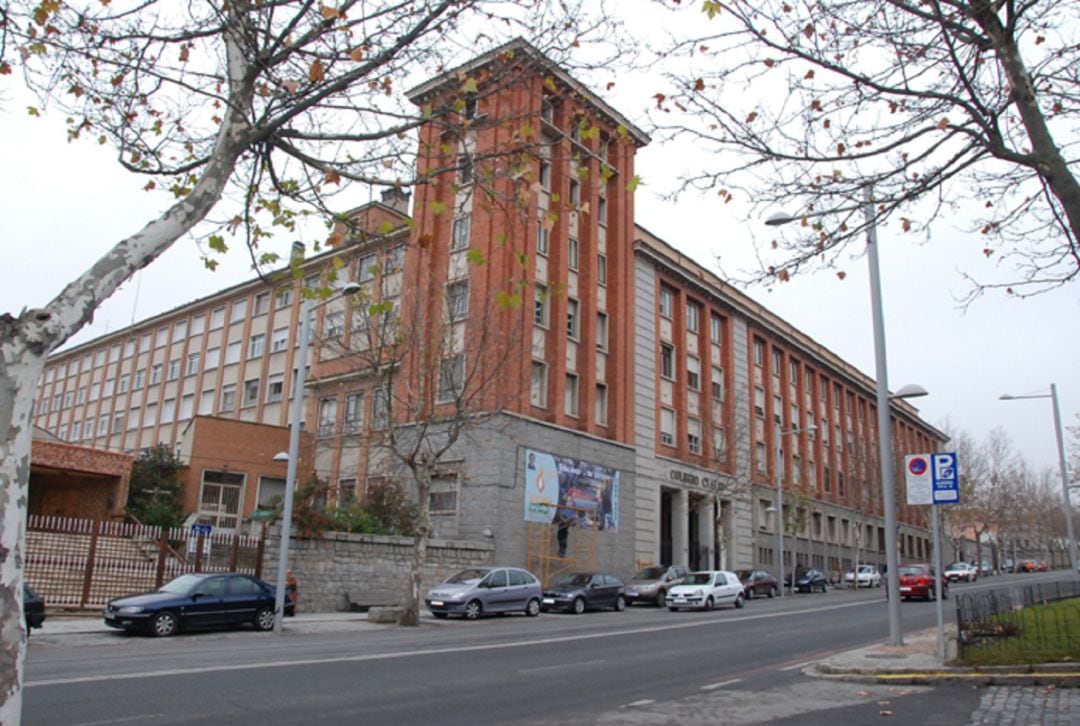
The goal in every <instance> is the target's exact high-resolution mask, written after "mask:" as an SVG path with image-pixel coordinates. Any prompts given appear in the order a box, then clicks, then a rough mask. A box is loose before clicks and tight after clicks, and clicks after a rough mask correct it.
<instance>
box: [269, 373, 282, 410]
mask: <svg viewBox="0 0 1080 726" xmlns="http://www.w3.org/2000/svg"><path fill="white" fill-rule="evenodd" d="M284 395H285V374H284V373H271V374H270V377H269V378H268V379H267V381H266V402H267V403H277V402H278V401H280V400H281V399H282V398H283V397H284Z"/></svg>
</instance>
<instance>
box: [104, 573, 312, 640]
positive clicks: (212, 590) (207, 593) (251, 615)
mask: <svg viewBox="0 0 1080 726" xmlns="http://www.w3.org/2000/svg"><path fill="white" fill-rule="evenodd" d="M274 593H275V590H274V588H273V587H271V586H270V585H268V584H266V583H265V582H263V581H262V580H260V579H258V578H256V577H251V576H250V575H238V574H233V573H199V574H187V575H181V576H180V577H177V578H176V579H175V580H172V581H171V582H168V583H166V584H165V585H163V586H162V587H161V589H160V590H158V591H156V592H147V593H143V594H141V595H131V596H129V597H122V598H119V599H117V600H113V601H111V602H109V603H108V604H107V605H106V606H105V624H106V625H108V626H110V627H113V628H122V629H124V630H129V631H138V632H144V633H150V634H151V635H156V636H159V637H163V636H167V635H173V634H174V633H177V632H178V631H180V630H195V629H201V628H210V627H217V626H227V625H243V624H248V623H250V624H251V625H254V626H255V628H256V629H258V630H273V628H274ZM291 608H292V606H291V605H288V604H287V605H286V606H285V614H286V615H288V614H289V611H290V610H291Z"/></svg>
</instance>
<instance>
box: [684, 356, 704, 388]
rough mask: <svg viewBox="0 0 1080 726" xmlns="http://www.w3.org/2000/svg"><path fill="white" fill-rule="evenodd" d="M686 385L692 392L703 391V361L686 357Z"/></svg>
mask: <svg viewBox="0 0 1080 726" xmlns="http://www.w3.org/2000/svg"><path fill="white" fill-rule="evenodd" d="M686 385H687V386H688V387H689V388H690V390H692V391H700V390H701V361H700V360H699V359H698V358H696V357H694V356H692V355H690V356H687V357H686Z"/></svg>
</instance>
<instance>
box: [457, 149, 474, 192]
mask: <svg viewBox="0 0 1080 726" xmlns="http://www.w3.org/2000/svg"><path fill="white" fill-rule="evenodd" d="M475 175H476V169H475V168H474V167H473V158H472V154H470V153H469V151H468V149H466V148H464V147H462V148H461V149H460V150H459V151H458V174H457V181H458V184H460V185H462V186H464V185H466V184H472V183H473V179H474V177H475Z"/></svg>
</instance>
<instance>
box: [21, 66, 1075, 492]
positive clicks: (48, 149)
mask: <svg viewBox="0 0 1080 726" xmlns="http://www.w3.org/2000/svg"><path fill="white" fill-rule="evenodd" d="M626 88H629V89H631V90H625V89H626ZM633 89H634V86H633V84H632V83H631V82H629V81H624V90H623V93H622V95H620V96H619V97H617V98H611V100H612V102H613V103H614V104H615V105H616V107H617V108H618V110H620V111H621V112H623V113H624V114H625V115H627V116H628V117H629V118H631V119H632V120H641V119H642V115H641V113H640V109H643V108H646V107H647V105H648V96H649V95H651V91H650V90H649V89H648V88H646V87H645V86H644V85H639V86H638V87H637V89H636V93H635V90H633ZM0 128H2V129H3V130H4V133H2V134H0V159H3V169H4V173H3V174H2V175H0V240H3V242H2V244H3V249H4V251H5V256H6V260H5V264H4V269H5V272H6V274H5V280H6V284H5V285H3V286H2V287H0V312H11V313H14V314H17V313H18V312H19V311H20V310H21V309H22V308H23V307H35V306H42V305H44V304H46V303H47V302H48V301H49V300H50V299H51V298H52V297H53V296H54V295H55V294H56V293H58V292H59V291H60V289H61V288H62V286H63V285H64V284H65V283H66V282H68V281H70V280H71V279H72V278H73V277H74V276H75V275H76V274H78V273H80V272H81V271H82V270H84V269H86V268H87V267H88V266H89V265H90V264H92V263H93V261H94V260H96V259H97V258H98V257H99V256H100V255H102V254H103V253H104V252H105V251H106V250H107V249H108V248H109V247H110V246H111V245H112V244H114V243H115V242H116V241H117V240H118V239H120V238H121V237H123V236H126V235H129V234H132V233H134V232H136V231H138V230H139V229H140V228H141V227H142V226H143V225H144V224H145V223H146V222H147V221H148V220H149V219H151V218H152V217H153V216H154V215H156V214H157V213H158V212H159V211H160V208H161V207H162V205H164V204H165V203H166V202H167V200H166V199H164V198H163V197H161V196H156V195H153V194H148V193H146V192H143V191H141V186H142V185H143V184H144V183H145V179H133V178H131V177H130V176H128V175H126V174H125V173H124V172H122V171H121V170H120V169H119V167H118V166H117V165H116V163H115V159H114V157H113V155H112V153H111V152H110V151H109V148H108V147H98V146H97V145H96V144H94V143H92V142H89V141H81V142H78V143H75V144H69V143H67V142H66V140H65V131H64V128H63V125H62V123H61V122H60V119H59V118H56V119H53V118H49V117H46V118H43V119H31V118H29V117H28V116H27V114H26V112H25V104H22V103H18V102H14V103H13V102H12V99H11V97H10V96H8V97H7V98H6V99H4V100H3V101H0ZM693 156H694V155H693V152H692V150H687V149H679V148H677V147H673V146H672V145H666V144H657V143H654V144H653V145H651V146H650V147H647V148H646V149H644V150H642V151H641V152H639V155H638V161H637V172H638V174H640V175H641V176H642V177H643V179H644V186H642V187H641V188H640V189H639V190H638V192H637V199H636V204H637V220H636V221H637V222H638V223H639V224H641V225H643V226H645V227H646V228H648V229H649V230H650V231H651V232H653V233H655V234H657V235H659V236H660V237H661V238H663V239H665V240H666V241H668V242H669V243H671V244H673V245H674V246H675V247H677V248H679V249H681V250H682V251H684V252H685V253H686V254H688V255H690V256H692V257H694V258H695V259H696V260H697V261H698V262H700V263H701V264H703V265H705V266H706V267H709V268H710V269H714V270H715V269H716V265H715V258H716V256H717V255H719V256H720V258H721V260H722V263H723V268H724V270H734V269H737V268H739V267H742V266H745V265H746V264H748V263H749V262H750V261H751V260H752V259H753V247H752V244H753V243H752V237H751V234H750V232H751V231H752V230H754V229H760V230H761V232H760V234H761V236H762V237H764V238H768V237H769V236H770V235H771V234H772V232H771V231H765V228H764V227H763V226H761V224H760V220H749V221H746V220H743V219H742V218H741V216H740V212H739V207H737V206H730V205H723V204H720V203H719V202H718V201H715V200H713V199H703V198H701V197H682V198H681V199H680V200H679V202H678V203H677V204H672V203H670V202H664V201H662V200H660V199H659V198H658V196H659V195H660V194H661V193H664V192H668V191H671V189H672V188H673V185H674V178H675V175H677V174H678V172H679V171H680V170H681V169H682V168H683V167H684V165H685V164H686V163H687V162H688V161H690V160H693ZM797 206H798V205H797V201H793V203H792V205H791V208H790V210H786V211H792V212H794V211H796V210H797ZM963 226H964V225H963V220H957V223H956V224H955V225H950V224H949V223H948V221H944V222H941V223H939V224H938V226H937V227H936V228H935V229H934V233H933V241H932V242H931V244H929V245H919V244H914V243H913V242H912V241H911V240H910V239H909V238H906V237H904V236H903V235H901V234H898V233H897V232H895V231H894V230H891V229H888V228H885V229H882V230H880V232H879V242H880V256H881V269H882V280H883V290H884V300H885V321H886V330H887V340H888V354H889V355H888V358H889V382H890V388H892V389H893V390H896V389H898V388H900V387H901V386H902V385H903V384H905V383H919V384H921V385H923V386H924V387H925V388H927V389H928V390H929V391H930V396H929V397H926V398H921V399H916V400H914V401H912V403H914V404H915V405H916V406H918V407H919V409H920V412H921V415H922V416H923V418H924V419H926V420H927V421H928V422H930V423H931V424H934V425H936V426H938V427H944V426H945V425H946V422H947V421H948V422H951V425H952V426H954V427H957V428H960V429H964V430H966V431H968V432H970V433H971V434H972V435H974V436H975V437H976V438H979V439H981V438H983V437H985V435H986V433H987V432H988V431H990V430H991V429H993V428H995V427H1000V428H1002V429H1004V430H1005V431H1006V432H1007V433H1008V434H1009V436H1010V437H1011V438H1012V439H1013V441H1014V443H1015V444H1016V447H1017V449H1018V450H1019V452H1020V453H1021V454H1022V455H1023V456H1025V457H1026V458H1027V459H1028V460H1029V461H1030V462H1031V463H1032V464H1033V465H1034V466H1035V467H1036V468H1037V469H1040V470H1041V469H1044V468H1052V469H1053V470H1054V472H1055V474H1056V472H1057V449H1056V443H1055V439H1054V430H1053V416H1052V410H1051V404H1050V401H1049V400H1048V399H1045V400H1030V401H1013V402H1004V401H999V400H998V397H999V395H1000V394H1002V393H1006V392H1008V393H1012V394H1016V395H1019V394H1038V393H1048V392H1049V384H1050V383H1051V382H1056V383H1057V384H1058V390H1059V395H1060V399H1061V408H1062V418H1063V423H1064V424H1065V425H1073V424H1075V423H1076V422H1077V419H1076V414H1077V411H1080V381H1078V380H1075V377H1074V375H1075V372H1076V371H1077V369H1078V364H1080V314H1078V313H1080V309H1078V308H1080V296H1078V295H1077V289H1076V285H1071V286H1068V287H1065V288H1062V289H1059V290H1057V291H1055V292H1052V293H1049V294H1046V295H1043V296H1040V297H1036V298H1033V299H1029V300H1015V299H1009V298H1007V297H1006V296H1005V295H1004V294H1002V293H992V294H990V295H988V296H986V297H984V298H982V299H980V300H978V301H977V302H976V303H974V305H972V306H971V307H969V308H968V309H967V310H966V311H964V310H961V309H960V308H959V307H958V306H957V304H956V302H955V298H957V297H958V296H959V295H961V294H962V293H963V292H965V291H966V287H965V286H966V285H967V283H966V282H965V281H964V280H963V279H962V278H961V276H960V273H959V270H960V269H964V270H966V271H968V272H973V273H982V272H987V273H988V272H990V271H991V270H990V268H989V267H988V268H987V269H986V270H981V269H979V266H980V265H990V264H991V263H990V262H989V261H986V260H985V259H984V258H982V255H981V254H980V253H979V252H978V250H981V248H982V245H981V241H980V240H971V239H968V238H966V237H965V235H964V234H963V233H962V232H961V229H962V228H963ZM290 241H291V239H286V238H281V239H280V240H279V242H280V244H279V247H278V250H277V251H279V252H281V253H282V254H283V255H286V256H287V254H288V249H287V248H288V245H289V243H290ZM866 267H867V265H866V259H865V256H860V257H858V258H857V259H853V260H851V261H850V262H849V263H848V264H847V265H846V266H845V268H844V269H845V272H846V273H847V275H846V278H845V279H844V280H842V281H841V280H839V279H838V278H837V276H836V275H835V273H832V272H823V273H819V274H815V275H811V276H803V277H796V278H794V279H793V281H792V282H790V283H787V284H785V285H782V286H779V287H777V288H775V289H774V290H773V291H771V292H770V291H767V290H765V289H750V290H747V291H746V292H747V293H748V294H750V295H751V296H752V297H754V298H756V299H757V300H759V301H760V302H761V303H763V304H764V305H765V306H767V307H768V308H769V309H771V310H772V311H773V312H775V313H776V314H778V315H780V316H781V317H783V318H785V319H786V320H787V321H788V322H790V323H792V324H793V325H795V326H796V327H798V328H799V329H801V330H802V331H803V332H805V333H806V334H808V335H810V336H811V337H813V338H814V339H815V340H817V341H818V342H820V343H821V344H823V345H824V346H826V347H828V348H829V349H831V350H832V351H834V352H835V353H837V354H838V355H840V356H841V357H843V358H845V359H846V360H848V361H850V362H851V363H852V364H854V365H855V366H857V367H858V368H859V369H860V370H862V371H864V372H866V373H868V374H870V375H871V376H872V375H873V373H874V347H873V338H872V331H871V319H870V309H869V301H870V293H869V286H868V281H867V273H866ZM250 276H251V272H250V263H249V260H248V259H247V257H246V255H245V254H244V252H243V251H242V250H241V249H239V248H238V249H235V250H233V252H231V253H230V254H229V255H228V256H227V257H226V258H225V260H224V261H223V262H222V265H221V267H220V268H219V269H218V271H217V272H209V271H206V270H205V269H203V266H202V264H201V262H200V261H199V259H198V251H197V249H196V248H195V245H194V243H193V242H191V241H190V240H183V241H181V242H179V243H178V244H176V245H175V246H174V247H173V248H172V249H171V250H170V251H169V252H167V253H166V254H165V256H164V257H163V258H161V259H160V260H158V261H156V262H155V263H153V264H152V265H151V266H150V267H149V268H148V269H147V270H145V271H143V272H142V273H140V275H139V276H138V277H137V278H136V279H134V280H132V281H129V282H128V283H127V284H125V285H124V287H123V288H122V289H121V290H120V291H119V292H118V293H117V294H115V295H113V297H112V298H110V299H109V300H107V301H106V302H105V303H104V304H103V305H102V306H101V308H100V310H99V311H98V313H97V315H96V317H95V320H94V324H93V325H92V326H90V327H89V328H87V329H85V330H84V331H83V332H82V333H80V334H79V335H78V336H77V338H76V339H75V340H76V342H82V341H85V340H88V339H90V338H92V337H95V336H97V335H101V334H103V333H106V332H109V331H113V330H116V329H117V328H121V327H124V326H126V325H129V324H130V323H131V322H132V321H133V320H135V321H138V320H141V319H144V318H146V317H148V316H150V315H153V314H156V313H159V312H162V311H164V310H168V309H170V308H172V307H175V306H178V305H181V304H184V303H186V302H189V301H191V300H193V299H195V298H198V297H200V296H203V295H207V294H210V293H212V292H214V291H216V290H218V289H220V288H222V287H225V286H227V285H231V284H235V283H237V282H240V281H242V280H244V279H247V278H249V277H250ZM961 465H962V463H961Z"/></svg>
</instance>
